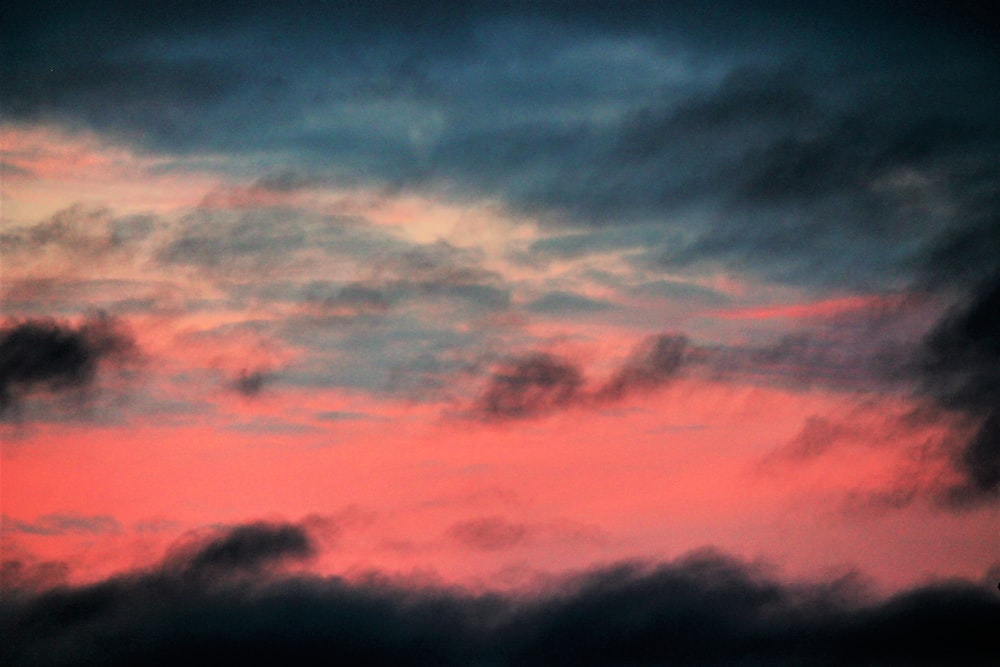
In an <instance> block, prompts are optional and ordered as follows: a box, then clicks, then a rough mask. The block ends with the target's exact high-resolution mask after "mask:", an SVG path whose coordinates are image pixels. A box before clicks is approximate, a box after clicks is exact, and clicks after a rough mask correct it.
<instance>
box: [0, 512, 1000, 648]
mask: <svg viewBox="0 0 1000 667" xmlns="http://www.w3.org/2000/svg"><path fill="white" fill-rule="evenodd" d="M283 527H284V528H283ZM284 530H290V532H289V535H294V534H296V530H295V529H294V528H291V525H289V524H274V525H271V526H270V527H269V528H268V529H267V530H266V531H264V532H263V533H261V531H260V527H259V526H258V527H257V528H254V529H253V531H252V532H253V534H254V535H256V536H257V537H255V538H253V539H251V540H249V541H251V542H252V541H254V540H256V539H258V538H259V537H260V536H261V535H263V534H266V535H268V536H269V537H268V538H267V540H275V539H276V538H275V536H276V535H284V534H285V533H284ZM232 534H233V535H240V534H242V533H241V532H240V529H239V528H236V529H233V531H232ZM231 539H236V538H223V541H222V542H221V543H220V544H229V543H230V540H231ZM243 539H244V538H240V540H243ZM240 540H237V541H240ZM267 540H265V541H267ZM277 542H278V543H280V544H282V545H286V546H283V547H281V548H277V549H274V548H273V547H272V546H267V547H264V548H258V549H256V550H254V551H253V552H254V553H261V552H264V553H267V554H269V555H279V554H288V553H292V554H297V553H299V549H300V547H299V544H300V543H299V542H298V540H297V539H293V540H291V544H292V545H294V546H293V548H291V549H287V548H286V547H287V544H286V538H284V537H282V538H277ZM271 544H272V543H271V542H270V541H268V545H271ZM219 549H221V547H212V548H211V549H209V548H207V547H206V549H205V550H203V551H201V552H195V553H194V554H192V555H191V556H190V557H189V560H188V561H187V562H188V565H187V566H186V567H180V568H177V567H175V566H174V565H175V564H173V563H171V564H169V565H166V566H164V567H161V568H158V569H153V570H149V571H145V572H138V573H132V574H123V575H119V576H116V577H112V578H110V579H107V580H105V581H102V582H98V583H95V584H90V585H86V586H79V587H67V586H58V587H54V588H48V589H42V590H38V589H34V590H32V589H30V588H24V589H16V588H15V589H12V590H9V591H8V594H7V595H5V596H4V597H3V599H2V600H0V629H2V630H3V632H4V636H5V637H6V638H7V641H5V642H4V644H3V646H2V647H0V658H2V659H3V662H4V664H6V665H12V666H14V667H21V666H22V665H34V666H37V667H44V666H49V665H64V666H69V665H83V664H93V663H94V662H98V661H100V662H101V663H102V664H107V665H126V664H153V665H155V664H177V663H184V664H192V665H201V664H217V663H218V662H219V661H220V660H225V659H228V660H233V659H244V658H245V659H251V658H253V659H255V660H270V659H276V660H277V659H280V660H286V661H288V660H291V661H293V662H297V663H300V662H311V661H319V660H322V661H329V660H333V661H342V662H353V663H359V662H364V663H365V664H394V665H429V664H434V665H468V664H495V665H536V664H538V665H541V664H545V665H571V664H572V665H581V664H585V665H593V666H595V667H599V666H601V665H620V664H624V663H628V664H685V665H708V664H727V665H744V664H746V665H752V664H777V665H785V664H788V665H791V664H824V665H841V664H843V665H853V664H864V663H874V662H878V663H880V664H940V663H941V662H947V663H949V664H956V665H978V664H986V663H987V662H988V657H990V656H992V655H993V651H994V648H995V642H994V636H993V635H994V632H993V630H994V628H995V627H996V625H997V624H998V623H1000V599H998V598H997V594H996V591H995V590H994V589H993V585H992V582H989V585H985V584H974V583H971V582H966V581H944V582H939V583H934V584H929V585H925V586H921V587H917V588H913V589H910V590H906V591H902V592H900V593H897V594H895V595H893V596H891V597H888V598H883V599H879V598H875V597H874V596H873V595H871V594H870V593H869V592H868V591H866V590H865V589H864V588H863V587H860V585H859V584H858V583H857V581H856V580H854V579H851V578H844V579H837V580H833V581H828V582H823V583H818V584H816V583H814V584H804V583H786V582H782V581H780V580H778V579H776V578H775V577H774V576H773V575H769V574H767V572H766V571H764V570H762V569H761V568H760V567H758V566H754V565H749V564H746V563H744V562H741V561H739V560H735V559H732V558H729V557H727V556H724V555H721V554H718V553H714V552H709V551H704V552H698V553H695V554H692V555H689V556H686V557H684V558H681V559H679V560H676V561H673V562H669V563H663V564H643V563H625V564H618V565H614V566H610V567H605V568H600V569H595V570H591V571H588V572H585V573H582V574H579V575H576V576H572V577H568V578H564V579H563V580H562V581H561V583H558V584H552V585H550V586H548V587H547V588H546V589H545V590H542V591H538V592H534V593H506V594H500V593H493V592H488V593H484V594H473V593H469V592H466V591H463V590H461V589H438V588H430V587H414V586H410V585H407V584H406V583H404V582H397V583H394V582H392V581H389V580H386V579H384V578H382V577H379V576H370V577H367V578H365V579H363V580H362V581H360V582H357V583H351V582H348V581H346V580H344V579H341V578H338V577H326V578H320V577H315V576H288V575H285V574H279V573H277V572H264V571H257V572H256V575H255V576H253V577H226V576H222V575H224V574H225V573H226V572H227V571H230V570H232V569H235V570H236V571H237V572H242V571H243V570H242V569H241V568H242V567H243V566H244V565H245V563H246V562H247V561H246V559H245V558H244V557H243V556H242V555H241V556H232V557H231V556H230V555H228V554H229V550H228V547H227V548H226V549H222V551H223V552H225V553H226V554H227V555H225V556H219V557H217V556H216V554H217V553H218V552H219ZM205 554H212V555H211V556H206V555H205ZM206 558H207V559H208V561H209V562H210V570H211V572H212V573H214V575H215V576H214V577H213V578H211V579H200V578H199V579H195V580H192V579H191V578H190V577H188V576H185V572H189V571H190V570H191V568H192V567H193V565H191V563H194V562H196V561H202V560H205V559H206ZM251 562H253V563H256V561H255V560H253V559H251Z"/></svg>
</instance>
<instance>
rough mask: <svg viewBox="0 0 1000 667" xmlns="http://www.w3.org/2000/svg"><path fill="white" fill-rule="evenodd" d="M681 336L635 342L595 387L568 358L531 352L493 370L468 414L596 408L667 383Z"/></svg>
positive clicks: (681, 347)
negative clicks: (633, 346)
mask: <svg viewBox="0 0 1000 667" xmlns="http://www.w3.org/2000/svg"><path fill="white" fill-rule="evenodd" d="M687 347H688V343H687V338H686V337H684V336H682V335H679V334H660V335H657V336H650V337H648V338H646V339H644V340H642V341H640V342H639V343H638V344H637V345H636V346H635V348H634V349H632V350H631V351H630V353H629V356H628V358H626V359H625V361H624V362H622V364H621V365H620V366H619V367H618V368H617V369H616V370H615V371H614V372H613V373H612V374H611V376H610V377H609V378H608V379H607V380H605V381H604V382H603V383H601V384H600V385H599V386H597V387H590V386H588V381H587V378H586V377H585V376H584V374H583V372H582V371H581V370H580V369H579V368H578V367H577V366H576V365H575V364H574V363H572V362H571V361H568V360H566V359H561V358H559V357H556V356H553V355H551V354H544V353H539V354H533V355H528V356H526V357H522V358H519V359H515V360H512V361H510V362H507V363H506V364H501V365H500V366H499V367H497V368H495V369H494V370H493V373H492V375H490V377H489V379H488V381H487V384H486V388H485V389H484V391H483V392H482V394H481V395H480V396H479V398H478V399H477V401H476V404H475V405H474V407H473V413H474V414H475V415H477V416H479V417H482V418H485V419H487V420H505V419H522V418H529V417H536V416H541V415H545V414H549V413H551V412H554V411H557V410H561V409H565V408H570V407H573V406H590V407H599V406H602V405H606V404H608V403H613V402H615V401H620V400H622V399H624V398H625V397H626V396H628V395H630V394H632V393H635V392H642V391H651V390H655V389H657V388H659V387H662V386H663V385H665V384H667V383H668V382H670V381H671V380H672V379H673V378H674V377H676V375H677V373H678V372H679V371H680V370H681V367H682V365H683V363H684V361H685V352H686V350H687Z"/></svg>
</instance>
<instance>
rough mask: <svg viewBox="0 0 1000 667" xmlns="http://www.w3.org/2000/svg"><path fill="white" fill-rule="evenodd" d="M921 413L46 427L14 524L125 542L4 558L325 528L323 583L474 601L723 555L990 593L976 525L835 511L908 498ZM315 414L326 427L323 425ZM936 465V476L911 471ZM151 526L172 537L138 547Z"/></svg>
mask: <svg viewBox="0 0 1000 667" xmlns="http://www.w3.org/2000/svg"><path fill="white" fill-rule="evenodd" d="M345 399H347V400H345ZM909 409H910V408H908V407H907V406H906V405H903V404H898V405H894V406H888V405H883V406H877V405H873V406H872V407H870V408H867V409H865V410H863V411H862V412H861V413H858V412H857V410H856V409H852V408H850V406H849V403H848V402H847V401H846V400H845V399H844V398H843V397H838V396H837V395H831V394H823V393H816V392H813V393H811V394H808V395H798V394H794V393H789V392H786V391H776V390H765V389H759V388H757V389H737V388H733V387H726V386H720V385H715V384H711V383H707V384H706V383H704V382H702V381H696V380H689V381H681V382H679V383H677V384H676V385H674V386H672V387H670V388H668V389H666V390H664V391H663V392H661V393H659V394H657V395H655V396H648V397H637V398H635V399H634V400H631V401H629V402H628V403H627V404H625V405H622V406H621V407H620V409H617V410H611V411H608V412H607V413H600V412H598V413H594V412H590V411H585V410H579V411H570V412H567V413H562V414H557V415H554V416H551V417H548V418H543V419H540V420H537V421H535V422H533V423H532V424H530V425H529V426H527V427H523V428H516V429H515V428H511V427H498V426H490V425H482V426H476V425H474V424H468V423H454V422H449V421H445V422H442V421H440V420H439V419H437V418H436V417H435V415H434V411H433V410H428V409H426V408H419V407H416V406H412V405H411V406H406V405H400V406H398V407H397V408H395V409H394V410H393V409H390V406H388V405H385V404H372V403H368V404H365V403H364V402H359V401H358V400H353V401H351V400H350V399H349V397H343V396H342V397H338V396H336V395H316V394H312V395H305V394H303V395H298V396H296V395H295V394H290V395H284V394H281V395H278V394H276V395H272V396H270V397H268V398H267V399H266V400H264V401H263V403H261V404H253V403H249V402H246V401H237V400H235V399H233V402H232V403H231V404H230V405H229V406H228V407H227V408H226V409H225V410H224V411H220V412H222V413H224V414H225V415H227V416H226V418H225V419H226V420H227V421H229V420H235V421H236V422H239V421H241V420H251V419H256V420H257V421H256V423H257V424H258V425H260V424H262V423H265V421H266V420H267V419H268V418H269V417H268V416H269V415H270V416H271V417H272V418H274V419H276V420H278V419H283V420H285V421H286V422H287V421H288V420H289V419H291V420H294V421H297V423H299V424H300V425H307V426H309V427H310V428H309V430H308V431H299V430H290V431H286V432H283V431H281V430H270V431H267V430H266V429H264V431H263V432H261V433H259V434H254V433H252V432H247V431H233V430H232V429H226V428H221V427H222V426H223V424H224V422H219V421H218V420H217V418H209V421H208V422H207V423H204V424H203V425H197V426H195V425H192V426H187V427H182V426H165V425H163V426H157V425H155V424H150V425H138V424H137V425H132V426H130V427H128V428H121V427H104V428H96V427H92V426H91V427H74V426H48V427H41V426H39V427H35V428H34V429H33V431H32V432H31V433H30V434H28V435H26V436H25V437H24V438H23V439H21V440H20V441H18V442H17V443H16V445H14V446H9V447H6V448H5V451H4V460H3V466H4V475H5V484H4V491H3V494H4V497H3V505H4V512H5V514H6V516H7V517H8V518H9V519H13V520H16V521H19V522H28V523H30V522H32V521H34V520H36V519H37V518H38V517H44V516H46V515H52V514H59V513H66V512H67V511H72V512H73V513H75V514H78V515H81V516H113V517H114V518H115V520H116V521H117V522H118V524H119V525H120V526H121V530H120V531H114V532H113V534H108V535H89V534H78V533H66V534H63V535H33V534H29V533H24V532H18V533H9V534H8V535H7V536H6V542H7V543H8V544H9V545H12V547H13V548H14V549H18V550H24V551H25V552H27V553H30V554H33V555H34V556H35V557H37V558H39V559H42V560H61V559H70V558H71V559H73V571H72V576H73V577H74V578H77V579H85V580H86V579H92V578H95V577H100V576H104V575H106V574H108V573H109V572H111V571H115V570H117V569H122V568H127V567H130V566H132V565H134V564H135V563H137V562H141V561H143V560H144V559H147V558H148V557H149V556H150V554H151V553H155V552H156V549H155V548H154V547H155V545H160V546H163V545H165V544H166V543H168V542H170V541H171V539H174V538H175V537H176V536H178V535H179V534H180V533H181V532H183V531H184V530H189V529H192V528H196V527H197V526H199V525H202V524H204V523H206V521H207V522H215V523H238V522H241V521H246V520H248V519H251V518H253V517H272V518H273V517H278V518H291V519H297V518H300V517H305V516H310V515H315V516H319V517H333V518H332V519H331V521H332V522H333V523H332V525H334V526H335V527H336V530H334V532H333V533H330V534H329V535H328V536H327V539H328V540H329V541H330V543H331V545H332V546H331V548H330V549H329V550H328V551H326V552H324V554H323V555H322V556H321V557H320V560H319V561H318V563H317V564H316V566H317V567H320V568H321V569H322V570H324V571H328V572H337V571H345V570H346V571H357V572H359V573H360V572H363V571H368V570H380V571H385V572H397V573H408V572H424V573H434V576H435V577H437V578H440V579H441V580H443V581H446V582H456V583H459V582H462V583H473V584H475V583H476V582H480V583H482V582H485V581H496V579H494V578H495V577H500V576H501V575H500V574H499V573H502V572H506V573H507V574H506V575H503V576H506V577H511V576H513V573H514V572H517V571H522V572H527V573H539V572H545V571H559V570H563V569H566V568H583V567H586V566H588V565H590V564H593V563H597V562H608V561H611V560H616V559H619V558H628V557H632V556H636V555H641V556H644V557H656V556H657V555H663V554H666V555H668V556H674V555H677V554H680V553H683V552H685V551H686V550H688V549H689V548H690V547H691V545H692V544H714V545H717V546H719V547H720V548H723V549H726V550H732V551H735V552H738V553H749V554H755V555H769V554H774V553H779V554H781V557H782V558H781V560H782V562H783V563H785V565H786V567H788V568H790V569H792V570H794V571H795V572H797V573H801V574H806V575H817V574H818V573H820V572H822V571H825V570H828V569H830V568H845V567H860V568H862V570H863V571H864V572H867V573H870V574H872V575H874V576H876V577H877V578H878V579H879V580H880V581H883V582H886V583H887V584H888V585H890V586H903V585H907V584H911V583H913V582H915V581H919V580H921V578H922V577H923V576H925V574H926V572H927V568H928V567H929V566H930V565H929V564H930V563H934V565H933V567H934V568H935V571H936V572H938V573H939V574H940V573H945V572H947V573H949V574H953V575H962V576H977V575H978V574H979V568H980V565H981V563H980V561H979V554H981V553H982V551H981V550H982V549H983V548H984V547H985V546H987V545H988V543H989V541H990V540H991V539H992V537H991V534H992V533H991V532H990V531H989V530H987V528H988V526H986V525H984V523H983V522H982V520H981V519H980V518H979V517H977V515H976V514H974V513H971V514H968V515H964V516H958V517H952V518H950V519H948V520H947V521H946V520H945V519H944V518H938V517H939V516H940V515H939V513H937V512H936V511H934V510H930V511H928V508H927V507H926V506H923V505H917V506H914V507H912V508H911V509H908V510H904V511H903V512H902V516H900V515H898V514H892V513H890V512H886V511H884V510H877V507H876V511H872V509H871V507H875V506H876V505H877V502H876V501H877V499H873V501H872V502H873V503H874V505H872V506H871V507H869V509H868V510H866V511H865V512H864V514H862V515H855V514H854V513H853V512H852V511H851V510H850V507H847V506H845V505H844V504H843V503H844V500H843V499H844V498H845V497H854V498H859V499H861V498H864V497H865V496H866V495H867V494H873V498H874V494H877V493H879V491H880V490H882V489H884V488H885V487H886V484H887V482H888V483H890V485H891V483H898V479H896V477H898V473H899V470H900V469H899V467H898V463H899V460H900V457H904V458H905V456H906V454H905V452H907V451H908V450H909V449H910V448H911V447H912V445H913V443H915V442H916V443H919V442H920V441H928V442H930V441H934V440H936V439H938V438H940V436H941V432H942V428H943V427H942V425H941V424H938V423H934V424H931V425H929V426H927V427H920V426H918V425H911V426H909V427H905V428H901V427H897V426H893V424H894V423H896V422H898V418H897V417H894V416H893V415H894V414H899V413H900V412H901V411H902V412H905V411H907V410H909ZM845 410H847V411H848V412H849V413H850V417H851V418H852V420H853V423H854V424H855V426H852V427H849V429H848V431H847V435H846V436H845V437H846V440H845V441H843V442H837V443H835V445H831V447H832V449H831V450H829V451H819V452H815V453H810V454H811V455H812V456H814V458H813V459H812V460H811V461H810V462H809V463H808V464H806V465H802V464H799V465H792V464H791V463H780V462H779V463H778V464H775V465H767V466H763V462H764V461H766V460H767V459H768V457H773V456H774V452H775V451H777V452H782V451H787V452H789V454H788V456H796V455H797V454H796V452H797V451H798V450H797V449H796V447H799V445H797V444H796V443H797V442H798V441H800V440H801V438H802V437H810V436H809V434H810V433H811V432H814V431H815V430H816V427H815V425H814V424H815V419H816V418H815V417H813V415H843V414H844V412H845ZM852 410H853V412H852ZM322 413H325V414H329V415H331V416H332V417H333V418H332V419H317V418H316V417H310V416H309V415H310V414H313V415H315V414H322ZM296 415H298V416H297V417H296ZM262 420H264V421H262ZM387 424H391V425H392V426H391V428H386V425H387ZM861 429H863V430H865V431H872V430H874V431H875V434H876V435H875V437H874V438H873V439H870V440H869V441H870V442H871V443H873V444H868V442H869V441H865V442H860V441H857V435H858V432H859V430H861ZM887 429H888V430H887ZM803 434H806V435H805V436H803ZM852 438H853V439H854V442H852ZM788 443H791V444H788ZM783 447H784V449H782V448H783ZM941 465H942V464H941V462H940V461H937V460H934V459H930V460H928V461H927V462H925V464H924V467H925V468H927V469H922V470H920V471H919V472H918V473H917V474H920V475H930V476H933V475H934V474H935V471H936V470H938V471H939V470H940V467H941ZM40 489H45V491H44V493H39V490H40ZM351 508H354V509H351ZM345 512H346V515H345V514H344V513H345ZM938 512H939V511H938ZM817 516H819V517H821V521H822V523H823V526H824V527H823V529H822V530H821V531H819V532H817V531H816V525H815V521H816V520H817V519H816V518H817ZM857 516H861V519H862V521H861V522H862V524H863V525H866V526H869V527H870V528H871V529H876V527H878V526H886V525H892V526H893V527H894V528H893V530H894V531H895V534H896V537H895V538H893V540H892V541H891V542H890V543H888V544H880V546H879V548H878V549H875V550H872V551H870V552H869V551H866V550H864V549H860V550H859V549H858V548H857V546H856V545H855V546H851V545H852V544H855V542H854V540H856V539H857V532H856V531H857V530H858V527H857V524H856V518H857ZM337 517H341V518H339V519H338V518H337ZM345 517H346V518H345ZM153 518H156V519H157V521H158V522H159V523H158V525H159V526H160V529H158V530H156V531H150V530H144V529H143V528H142V526H148V525H151V522H152V520H153ZM8 524H9V520H8ZM926 526H933V527H934V530H935V531H940V532H939V533H938V537H937V538H935V539H934V540H932V539H931V538H930V537H929V535H928V534H927V533H926V532H925V530H924V527H926ZM882 529H883V528H879V530H882ZM913 540H920V541H921V542H922V543H927V544H931V543H933V544H935V545H940V546H934V547H928V549H927V550H926V551H927V553H928V554H929V555H931V556H932V558H931V560H926V559H914V558H913V556H912V554H911V553H909V550H910V548H911V546H912V542H913ZM935 540H936V541H935ZM487 542H488V543H489V548H487V547H485V546H483V545H486V544H487ZM80 550H82V551H83V553H84V554H90V556H86V557H83V558H80V557H78V555H77V552H78V551H80ZM523 576H524V575H522V578H520V579H519V578H518V577H515V579H516V580H517V581H519V582H520V583H522V584H523V583H525V580H523ZM501 578H502V577H501ZM510 583H516V582H515V581H514V580H510Z"/></svg>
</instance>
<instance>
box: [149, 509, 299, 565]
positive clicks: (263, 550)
mask: <svg viewBox="0 0 1000 667" xmlns="http://www.w3.org/2000/svg"><path fill="white" fill-rule="evenodd" d="M313 552H314V547H313V544H312V541H311V539H310V537H309V534H308V533H307V531H306V530H305V529H304V528H303V527H301V526H299V525H296V524H284V523H280V524H277V523H265V522H257V523H250V524H244V525H239V526H236V527H233V528H229V529H227V530H224V531H216V532H214V533H213V534H210V535H209V536H197V537H196V538H195V539H194V540H193V541H191V542H188V543H184V544H182V545H180V546H178V547H176V548H175V552H174V553H173V554H172V555H171V556H170V557H169V559H168V562H169V563H170V564H171V565H172V566H174V567H176V568H179V569H180V570H182V571H183V572H184V573H185V574H194V575H206V576H208V575H211V576H214V575H220V574H221V575H224V574H227V573H233V572H256V571H259V570H261V569H263V568H266V567H268V566H271V565H275V564H280V563H282V562H285V561H288V560H301V559H304V558H308V557H310V556H312V555H313Z"/></svg>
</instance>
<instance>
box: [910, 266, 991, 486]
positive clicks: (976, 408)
mask: <svg viewBox="0 0 1000 667" xmlns="http://www.w3.org/2000/svg"><path fill="white" fill-rule="evenodd" d="M919 361H920V366H919V369H920V373H921V379H922V386H921V390H922V392H923V393H924V394H926V395H928V396H930V397H931V398H932V399H933V400H934V401H935V402H937V403H938V404H939V405H940V406H942V407H944V408H947V409H950V410H955V411H958V412H959V413H963V414H965V415H967V416H968V417H969V418H970V419H971V420H973V422H974V423H975V428H974V430H973V434H972V435H971V437H970V438H969V439H968V440H967V441H966V442H965V443H964V444H963V445H962V446H961V448H960V449H959V451H958V452H956V453H955V465H956V467H957V469H958V470H959V471H960V472H961V473H962V474H963V476H964V482H963V483H962V484H961V485H960V486H958V487H956V488H954V489H952V490H951V498H952V499H953V500H954V501H955V502H958V503H960V504H961V503H963V502H966V501H969V500H973V501H982V500H991V499H995V498H996V497H997V496H998V495H1000V273H998V274H997V275H996V276H994V277H992V278H991V279H989V280H986V281H984V282H982V283H980V284H979V285H977V286H976V287H974V288H973V289H971V290H970V291H969V293H968V294H967V295H966V297H965V298H964V299H963V300H962V301H961V302H959V303H958V304H956V305H954V306H953V307H952V309H951V310H949V311H948V312H947V313H946V314H945V316H944V317H943V318H942V319H941V320H940V321H939V322H938V323H937V324H936V325H935V326H934V328H933V329H932V330H931V331H930V332H929V333H928V334H927V336H926V337H925V338H924V340H923V345H922V348H921V358H920V360H919Z"/></svg>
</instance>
